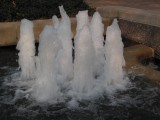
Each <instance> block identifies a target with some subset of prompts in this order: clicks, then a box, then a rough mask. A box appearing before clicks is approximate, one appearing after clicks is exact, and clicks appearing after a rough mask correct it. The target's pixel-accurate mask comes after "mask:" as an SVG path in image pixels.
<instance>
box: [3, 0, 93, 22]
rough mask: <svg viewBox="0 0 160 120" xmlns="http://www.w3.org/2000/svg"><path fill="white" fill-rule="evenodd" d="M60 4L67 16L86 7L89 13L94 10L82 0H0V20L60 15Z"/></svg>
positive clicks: (73, 14)
mask: <svg viewBox="0 0 160 120" xmlns="http://www.w3.org/2000/svg"><path fill="white" fill-rule="evenodd" d="M60 5H63V6H64V9H65V10H66V12H67V14H68V15H69V16H75V15H76V14H77V13H78V11H79V10H86V9H87V10H89V15H92V13H93V12H94V11H95V10H94V9H92V8H90V7H89V6H88V5H87V4H86V3H85V2H84V1H83V0H0V22H4V21H18V20H21V19H23V18H26V19H29V20H33V19H48V18H51V17H52V16H53V15H57V16H60V14H59V9H58V6H60Z"/></svg>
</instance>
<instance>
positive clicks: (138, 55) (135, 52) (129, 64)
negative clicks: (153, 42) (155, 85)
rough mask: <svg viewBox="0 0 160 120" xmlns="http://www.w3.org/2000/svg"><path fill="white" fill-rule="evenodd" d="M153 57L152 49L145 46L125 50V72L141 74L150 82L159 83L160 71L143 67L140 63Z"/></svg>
mask: <svg viewBox="0 0 160 120" xmlns="http://www.w3.org/2000/svg"><path fill="white" fill-rule="evenodd" d="M153 55H154V51H153V49H152V48H150V47H147V46H145V45H135V46H131V47H127V48H125V50H124V57H125V60H126V69H127V71H128V72H132V73H135V74H142V75H144V76H145V77H146V78H148V79H150V80H153V81H157V82H160V71H156V70H154V69H152V68H149V67H147V66H143V65H142V64H141V63H140V61H141V60H142V59H145V58H150V57H153Z"/></svg>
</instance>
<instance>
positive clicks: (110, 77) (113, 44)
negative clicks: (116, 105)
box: [104, 19, 126, 91]
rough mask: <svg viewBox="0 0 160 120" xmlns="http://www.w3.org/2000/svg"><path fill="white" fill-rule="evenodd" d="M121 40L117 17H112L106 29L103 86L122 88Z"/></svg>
mask: <svg viewBox="0 0 160 120" xmlns="http://www.w3.org/2000/svg"><path fill="white" fill-rule="evenodd" d="M123 47H124V45H123V42H122V38H121V30H120V28H119V26H118V21H117V19H114V21H113V23H112V25H111V26H109V27H108V28H107V31H106V44H105V57H106V61H105V72H104V75H105V84H104V85H105V86H106V88H109V89H110V90H109V91H112V89H118V88H124V85H125V84H126V80H124V71H123V66H125V60H124V56H123Z"/></svg>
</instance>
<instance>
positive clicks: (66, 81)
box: [17, 6, 128, 106]
mask: <svg viewBox="0 0 160 120" xmlns="http://www.w3.org/2000/svg"><path fill="white" fill-rule="evenodd" d="M59 9H60V14H61V17H62V19H61V20H59V19H58V18H57V16H53V17H52V21H53V25H52V26H45V28H44V30H43V31H42V33H41V34H40V40H39V48H38V52H39V53H38V56H36V57H34V54H35V51H34V50H35V48H34V42H33V39H34V37H30V38H28V39H27V40H28V41H29V43H30V44H28V46H27V45H26V44H20V43H22V40H23V39H22V38H25V36H26V35H27V36H33V27H32V26H33V24H32V23H31V22H30V24H28V22H29V21H22V23H21V29H23V31H26V32H25V33H23V31H22V30H21V37H20V41H19V43H18V45H17V46H18V47H17V48H18V49H19V50H20V53H21V55H19V59H23V57H25V61H23V62H19V64H20V67H21V69H22V76H28V74H29V72H31V70H32V73H34V75H32V76H34V77H30V76H31V75H30V74H29V77H27V78H30V79H32V80H33V81H34V82H33V85H32V86H31V89H32V90H31V95H32V97H33V98H35V99H36V101H39V102H47V103H48V102H49V103H52V102H57V101H59V100H63V99H67V98H69V99H70V98H71V101H70V102H69V104H70V105H71V106H75V105H76V106H78V104H77V102H76V101H77V100H83V99H91V98H94V97H96V96H101V95H102V94H103V93H104V92H107V93H114V91H115V90H117V89H124V88H125V86H126V84H127V82H128V81H127V79H125V74H124V70H123V66H125V60H124V57H123V43H122V38H121V31H120V29H119V26H118V22H117V20H116V19H115V20H114V22H113V24H112V25H111V26H109V27H108V29H107V32H106V36H107V37H106V45H105V47H104V46H103V42H104V38H103V32H104V25H103V23H102V18H101V16H100V14H99V13H98V12H96V13H95V14H94V15H93V18H92V20H91V22H89V18H88V11H87V10H86V11H80V12H79V13H78V14H77V16H76V18H77V29H76V35H75V37H74V38H75V40H74V42H75V59H74V61H73V56H72V48H73V46H72V37H73V34H72V31H71V21H70V19H69V17H68V15H67V14H66V12H65V10H64V8H63V6H60V7H59ZM26 24H28V28H27V27H24V26H25V25H26ZM26 29H27V30H26ZM31 29H32V30H31ZM27 31H29V32H27ZM21 39H22V40H21ZM28 41H25V40H23V43H28ZM22 48H23V49H22ZM28 49H30V50H28ZM24 50H28V51H31V50H32V52H31V53H32V54H31V53H30V54H31V55H30V54H29V55H28V52H27V53H26V52H24ZM30 59H32V60H30ZM21 61H22V60H21ZM31 61H32V64H31V66H28V71H27V70H25V71H24V69H26V68H25V67H24V68H23V65H25V64H26V63H27V64H29V63H30V62H31ZM35 64H36V66H35ZM32 67H33V68H32ZM23 74H24V75H23ZM33 78H34V79H33Z"/></svg>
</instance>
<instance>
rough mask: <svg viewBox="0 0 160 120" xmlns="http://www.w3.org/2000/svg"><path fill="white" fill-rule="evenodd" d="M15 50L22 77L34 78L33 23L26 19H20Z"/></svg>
mask: <svg viewBox="0 0 160 120" xmlns="http://www.w3.org/2000/svg"><path fill="white" fill-rule="evenodd" d="M16 49H17V50H19V51H20V52H19V53H18V56H19V59H18V63H19V67H20V68H21V78H22V79H32V78H35V71H36V69H35V43H34V33H33V23H32V22H31V21H29V20H27V19H23V20H21V25H20V39H19V41H18V44H17V47H16Z"/></svg>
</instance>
